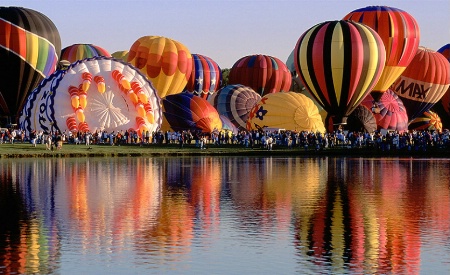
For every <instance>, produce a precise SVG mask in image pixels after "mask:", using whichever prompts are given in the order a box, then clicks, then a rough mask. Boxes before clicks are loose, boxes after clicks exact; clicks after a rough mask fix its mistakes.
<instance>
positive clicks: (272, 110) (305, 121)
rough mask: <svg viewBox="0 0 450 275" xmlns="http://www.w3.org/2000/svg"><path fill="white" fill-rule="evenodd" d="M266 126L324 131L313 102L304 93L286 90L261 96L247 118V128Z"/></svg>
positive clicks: (255, 128)
mask: <svg viewBox="0 0 450 275" xmlns="http://www.w3.org/2000/svg"><path fill="white" fill-rule="evenodd" d="M265 127H268V128H276V129H285V130H292V131H308V132H309V131H312V132H317V131H318V132H322V133H324V132H325V127H324V125H323V122H322V117H321V116H320V114H319V110H318V109H317V106H316V105H315V104H314V102H313V101H312V100H311V99H310V98H308V97H307V96H305V95H302V94H299V93H294V92H287V93H274V94H268V95H265V96H263V97H262V98H261V99H260V100H259V102H258V103H257V104H256V105H255V106H254V107H253V109H252V110H251V112H250V115H249V118H248V120H247V129H248V130H251V129H253V130H257V129H264V128H265Z"/></svg>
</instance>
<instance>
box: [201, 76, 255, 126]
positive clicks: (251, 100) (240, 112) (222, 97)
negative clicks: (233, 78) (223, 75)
mask: <svg viewBox="0 0 450 275" xmlns="http://www.w3.org/2000/svg"><path fill="white" fill-rule="evenodd" d="M260 99H261V96H260V95H259V94H258V93H256V92H255V91H254V90H253V89H252V88H250V87H248V86H244V85H240V84H234V85H227V86H225V87H223V88H221V89H219V90H218V91H217V92H216V93H214V94H212V95H211V96H210V97H209V98H208V101H209V102H210V103H211V104H212V105H213V106H214V107H215V108H216V109H217V112H218V113H219V114H220V115H224V116H226V117H227V118H229V119H230V121H231V122H232V123H233V124H234V125H235V126H236V127H238V128H239V129H240V130H245V129H246V123H247V119H248V116H249V114H250V111H251V110H252V108H253V106H255V104H256V103H257V102H258V101H259V100H260Z"/></svg>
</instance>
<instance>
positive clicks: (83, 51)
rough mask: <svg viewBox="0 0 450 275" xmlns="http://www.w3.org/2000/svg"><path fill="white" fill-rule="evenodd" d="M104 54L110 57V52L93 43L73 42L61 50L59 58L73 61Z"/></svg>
mask: <svg viewBox="0 0 450 275" xmlns="http://www.w3.org/2000/svg"><path fill="white" fill-rule="evenodd" d="M95 56H105V57H111V54H110V53H109V52H108V51H107V50H105V49H104V48H102V47H100V46H97V45H93V44H73V45H70V46H68V47H65V48H64V49H62V50H61V58H60V59H61V60H67V61H69V62H70V63H73V62H75V61H78V60H82V59H85V58H90V57H95Z"/></svg>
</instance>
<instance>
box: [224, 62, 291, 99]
mask: <svg viewBox="0 0 450 275" xmlns="http://www.w3.org/2000/svg"><path fill="white" fill-rule="evenodd" d="M291 82H292V77H291V73H290V71H289V69H288V68H287V66H286V64H284V62H282V61H281V60H279V59H278V58H276V57H272V56H269V55H262V54H256V55H249V56H244V57H242V58H240V59H239V60H238V61H236V62H235V63H234V65H233V67H231V70H230V75H229V79H228V83H229V84H242V85H245V86H249V87H251V88H252V89H253V90H255V91H256V92H257V93H258V94H259V95H261V96H262V95H266V94H270V93H278V92H287V91H289V88H290V87H291Z"/></svg>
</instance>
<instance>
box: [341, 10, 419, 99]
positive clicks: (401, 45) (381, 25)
mask: <svg viewBox="0 0 450 275" xmlns="http://www.w3.org/2000/svg"><path fill="white" fill-rule="evenodd" d="M344 20H352V21H355V22H359V23H362V24H364V25H366V26H368V27H370V28H372V29H373V30H375V31H376V32H377V34H378V35H379V36H380V37H381V40H382V41H383V44H384V47H385V50H386V61H385V66H384V69H383V72H382V74H381V77H380V78H379V80H378V81H377V83H376V85H375V87H373V89H372V92H371V93H372V97H373V98H374V99H375V101H377V100H378V99H379V98H380V97H381V94H382V93H384V92H385V91H386V90H387V89H388V88H389V87H390V86H391V85H392V83H394V81H395V80H396V79H397V78H398V77H399V76H400V75H401V74H402V72H403V71H404V70H405V69H406V67H407V66H408V65H409V63H410V62H411V61H412V59H413V58H414V55H415V54H416V51H417V48H418V47H419V41H420V29H419V25H418V24H417V21H416V20H415V19H414V17H413V16H411V15H410V14H409V13H407V12H406V11H403V10H401V9H397V8H393V7H387V6H368V7H365V8H361V9H357V10H354V11H352V12H350V13H349V14H347V15H346V16H345V17H344Z"/></svg>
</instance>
